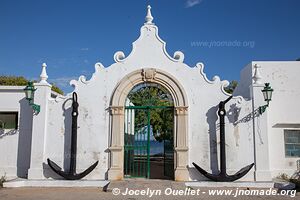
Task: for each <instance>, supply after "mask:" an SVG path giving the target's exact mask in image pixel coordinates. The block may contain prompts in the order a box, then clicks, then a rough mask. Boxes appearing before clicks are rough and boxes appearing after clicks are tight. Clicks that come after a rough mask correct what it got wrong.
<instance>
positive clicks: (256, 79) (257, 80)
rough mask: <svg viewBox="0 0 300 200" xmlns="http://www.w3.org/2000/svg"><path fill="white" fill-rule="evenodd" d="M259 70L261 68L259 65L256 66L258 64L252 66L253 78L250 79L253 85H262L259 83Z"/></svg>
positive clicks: (260, 77)
mask: <svg viewBox="0 0 300 200" xmlns="http://www.w3.org/2000/svg"><path fill="white" fill-rule="evenodd" d="M259 68H261V66H260V65H258V64H255V65H254V76H253V77H252V79H253V81H254V84H262V83H261V82H260V80H261V79H262V76H261V75H260V72H259Z"/></svg>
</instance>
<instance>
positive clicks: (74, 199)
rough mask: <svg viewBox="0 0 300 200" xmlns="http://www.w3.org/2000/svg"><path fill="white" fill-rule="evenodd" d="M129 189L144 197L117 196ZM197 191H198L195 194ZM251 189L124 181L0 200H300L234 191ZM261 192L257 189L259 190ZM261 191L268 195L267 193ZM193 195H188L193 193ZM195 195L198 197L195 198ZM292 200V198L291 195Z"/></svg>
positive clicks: (7, 194)
mask: <svg viewBox="0 0 300 200" xmlns="http://www.w3.org/2000/svg"><path fill="white" fill-rule="evenodd" d="M126 188H128V189H129V190H130V191H131V192H141V191H143V192H144V193H145V195H128V194H127V195H125V194H124V195H123V194H118V195H116V193H118V192H120V193H124V192H126ZM147 188H149V189H151V191H153V192H154V194H153V196H152V197H150V196H151V192H150V191H149V190H147ZM197 189H199V190H197ZM216 189H218V190H219V191H221V190H222V189H223V190H224V191H225V190H226V191H229V190H231V189H232V194H231V195H209V192H211V191H215V190H216ZM253 190H254V189H250V190H247V189H246V188H244V189H238V190H237V189H236V188H186V187H185V185H184V183H178V182H172V181H163V180H151V181H149V180H147V181H145V180H139V179H136V180H132V179H131V180H125V181H118V182H112V183H111V184H110V185H109V187H108V188H107V192H105V191H102V189H100V188H14V189H12V188H2V189H0V199H1V200H2V199H3V200H82V199H90V200H94V199H95V200H101V199H106V200H110V199H126V200H135V199H159V200H165V199H170V200H171V199H172V200H173V199H212V200H213V199H225V200H226V199H228V200H229V199H237V200H239V199H247V200H248V199H249V200H252V199H262V200H264V199H272V200H284V199H300V193H298V194H296V196H295V197H291V196H287V195H285V196H282V195H279V194H277V193H276V194H275V195H273V196H266V195H264V196H257V195H255V196H242V195H241V196H237V197H236V198H235V197H234V196H235V193H236V191H240V193H243V192H246V191H247V192H248V193H249V192H251V191H253ZM259 190H260V189H259ZM180 191H181V192H182V193H183V194H182V195H178V194H177V195H172V194H171V195H167V194H166V193H169V192H174V193H175V192H180ZM264 191H270V189H266V190H264ZM193 192H194V193H195V195H194V196H193V195H191V194H192V193H193ZM197 192H198V194H197ZM292 196H293V195H292Z"/></svg>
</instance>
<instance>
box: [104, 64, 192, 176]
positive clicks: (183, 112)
mask: <svg viewBox="0 0 300 200" xmlns="http://www.w3.org/2000/svg"><path fill="white" fill-rule="evenodd" d="M143 82H151V83H157V84H160V85H161V86H163V87H165V88H166V89H167V90H168V91H169V92H170V94H171V95H172V98H173V101H174V108H175V109H174V147H175V155H174V158H175V160H174V168H175V169H174V170H175V180H177V181H187V180H188V179H189V174H188V169H187V166H188V101H187V96H186V93H185V91H184V89H183V87H182V86H181V84H180V83H179V82H178V81H177V80H176V78H175V77H173V76H172V75H170V74H169V73H167V72H164V71H162V70H159V69H155V68H145V69H140V70H136V71H133V72H131V73H130V74H128V75H126V76H125V77H124V78H123V79H121V81H120V82H119V83H118V84H117V86H116V87H115V89H114V91H113V94H112V96H111V101H110V115H111V133H110V134H111V135H110V142H109V143H110V147H109V150H110V166H109V170H108V179H110V180H121V179H123V177H124V170H123V169H124V166H123V165H124V106H125V101H126V98H127V96H128V94H129V92H130V91H131V90H132V88H133V87H134V86H136V85H138V84H140V83H143Z"/></svg>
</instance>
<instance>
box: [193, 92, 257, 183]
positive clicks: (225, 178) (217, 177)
mask: <svg viewBox="0 0 300 200" xmlns="http://www.w3.org/2000/svg"><path fill="white" fill-rule="evenodd" d="M231 98H232V96H230V97H229V98H227V99H226V100H225V101H221V102H220V103H219V110H218V115H219V120H220V165H221V170H220V172H219V174H211V173H208V172H207V171H205V170H204V169H202V168H201V167H199V166H198V165H197V164H196V163H194V162H193V165H194V166H195V168H196V169H197V170H198V171H199V172H200V173H201V174H203V175H204V176H205V177H206V178H208V179H211V180H213V181H219V182H232V181H235V180H238V179H240V178H242V177H243V176H245V175H246V174H247V173H248V172H249V171H250V170H251V168H252V167H253V165H254V163H252V164H250V165H248V166H246V167H244V168H242V169H240V170H239V171H238V172H237V173H235V174H234V175H228V174H227V173H226V149H225V115H226V110H225V104H226V103H227V102H228V101H229V100H230V99H231Z"/></svg>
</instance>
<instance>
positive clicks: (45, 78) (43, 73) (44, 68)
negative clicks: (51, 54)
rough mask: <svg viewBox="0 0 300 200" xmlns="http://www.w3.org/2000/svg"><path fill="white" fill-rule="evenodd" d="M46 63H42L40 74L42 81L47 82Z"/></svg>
mask: <svg viewBox="0 0 300 200" xmlns="http://www.w3.org/2000/svg"><path fill="white" fill-rule="evenodd" d="M46 67H47V65H46V63H43V64H42V73H41V75H40V79H41V80H40V83H47V79H48V75H47V72H46Z"/></svg>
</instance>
